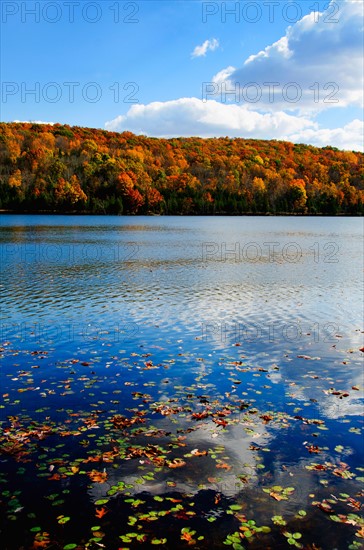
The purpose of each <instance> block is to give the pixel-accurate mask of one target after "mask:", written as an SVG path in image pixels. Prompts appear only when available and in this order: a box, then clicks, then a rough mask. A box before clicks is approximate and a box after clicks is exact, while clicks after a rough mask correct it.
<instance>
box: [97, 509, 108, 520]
mask: <svg viewBox="0 0 364 550" xmlns="http://www.w3.org/2000/svg"><path fill="white" fill-rule="evenodd" d="M107 513H108V510H107V509H106V508H105V507H104V506H103V507H102V508H96V512H95V516H96V517H97V518H98V519H101V518H103V517H104V516H105V515H106V514H107Z"/></svg>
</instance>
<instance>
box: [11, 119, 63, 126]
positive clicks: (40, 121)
mask: <svg viewBox="0 0 364 550" xmlns="http://www.w3.org/2000/svg"><path fill="white" fill-rule="evenodd" d="M13 122H20V123H21V124H49V126H54V125H55V124H56V123H55V122H45V121H43V120H13Z"/></svg>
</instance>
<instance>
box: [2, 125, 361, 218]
mask: <svg viewBox="0 0 364 550" xmlns="http://www.w3.org/2000/svg"><path fill="white" fill-rule="evenodd" d="M0 208H1V209H3V210H12V211H33V212H41V211H54V212H89V213H110V214H152V213H156V214H252V213H261V214H264V213H271V214H279V213H297V214H346V215H357V214H363V213H364V155H363V154H362V153H358V152H350V151H340V150H337V149H335V148H332V147H325V148H322V149H319V148H316V147H313V146H309V145H294V144H293V143H289V142H283V141H263V140H252V139H240V138H234V139H230V138H227V137H226V138H212V139H202V138H178V139H157V138H148V137H145V136H135V135H133V134H131V133H130V132H124V133H121V134H120V133H115V132H107V131H105V130H96V129H89V128H79V127H70V126H65V125H60V124H56V125H54V126H52V125H45V124H33V123H1V124H0Z"/></svg>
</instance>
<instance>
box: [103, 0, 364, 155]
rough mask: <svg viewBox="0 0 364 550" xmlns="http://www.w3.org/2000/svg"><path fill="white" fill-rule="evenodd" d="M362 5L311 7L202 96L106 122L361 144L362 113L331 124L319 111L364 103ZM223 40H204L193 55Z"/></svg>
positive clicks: (150, 130)
mask: <svg viewBox="0 0 364 550" xmlns="http://www.w3.org/2000/svg"><path fill="white" fill-rule="evenodd" d="M337 6H338V7H339V9H338V10H337ZM333 8H334V9H333ZM363 10H364V2H362V1H359V2H356V1H351V0H336V1H335V2H334V0H331V2H330V6H329V9H328V10H326V11H325V12H323V13H321V14H318V13H317V12H316V13H314V12H312V13H310V14H309V15H306V16H305V17H303V18H302V19H300V20H299V21H298V22H297V23H295V24H294V25H292V26H290V27H288V29H287V31H286V34H285V36H282V37H281V38H279V39H278V40H277V41H276V42H274V43H273V44H271V45H269V46H267V47H266V48H264V50H262V51H260V52H258V53H256V54H254V55H251V56H250V57H248V58H247V59H246V60H245V62H244V63H243V65H242V67H240V68H235V67H233V66H231V65H230V66H227V67H226V68H223V69H222V70H220V71H219V72H218V73H217V74H216V75H215V76H214V77H213V78H212V79H211V82H209V83H206V82H205V83H204V95H203V96H202V98H201V99H198V98H196V97H187V98H180V99H175V100H171V101H165V102H153V103H149V104H146V105H143V104H138V105H133V106H132V107H131V108H130V109H129V110H128V112H127V113H126V114H125V115H120V116H118V117H116V118H115V119H114V120H111V121H109V122H106V125H105V126H106V128H107V129H109V130H121V131H123V130H129V131H131V132H134V133H136V134H145V135H149V136H156V137H175V136H187V137H188V136H201V137H218V136H230V137H245V138H256V139H280V140H289V141H292V142H295V143H308V144H313V145H317V146H326V145H332V146H335V147H338V148H340V149H349V150H359V151H361V150H363V143H364V141H363V122H362V121H360V120H357V119H355V120H352V121H351V122H347V123H346V125H344V126H343V127H341V128H340V127H338V128H332V126H334V124H332V123H331V124H330V126H331V128H325V127H322V126H321V125H320V124H319V123H318V122H317V121H316V116H317V115H318V114H319V113H320V112H321V111H323V110H325V109H329V108H330V107H335V108H338V107H342V108H343V109H344V108H345V107H349V106H350V107H355V106H361V105H362V104H363V86H364V78H363V55H362V39H363V17H362V15H363ZM335 18H336V22H335ZM218 46H219V43H218V41H217V40H216V39H215V38H214V39H212V40H206V41H205V42H204V43H203V44H202V45H201V46H197V47H196V48H195V49H194V51H193V53H192V57H199V56H203V55H206V52H207V51H209V50H214V49H216V48H217V47H218ZM273 83H278V84H273ZM206 85H207V86H206ZM248 85H249V86H248ZM296 96H297V101H295V97H296ZM332 113H333V111H332ZM333 116H334V115H333ZM347 120H348V121H349V120H350V118H349V117H348V118H347Z"/></svg>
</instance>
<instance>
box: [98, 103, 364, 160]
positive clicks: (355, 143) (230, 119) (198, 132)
mask: <svg viewBox="0 0 364 550" xmlns="http://www.w3.org/2000/svg"><path fill="white" fill-rule="evenodd" d="M105 127H106V129H107V130H110V131H125V130H128V131H131V132H134V133H135V134H144V135H148V136H155V137H178V136H185V137H188V136H201V137H219V136H230V137H245V138H256V139H280V140H281V139H284V140H289V141H293V142H301V143H312V144H316V145H318V146H325V145H332V146H335V147H339V148H344V149H355V150H361V149H362V148H363V137H362V132H363V124H362V123H361V122H360V121H359V120H354V121H352V122H351V123H350V124H347V125H346V126H344V128H337V129H325V128H320V127H319V125H318V123H317V122H315V121H314V120H312V119H310V118H308V117H305V116H296V115H292V114H289V113H285V112H283V111H277V112H272V113H260V112H258V111H254V110H252V109H250V108H249V107H248V106H246V105H236V104H226V103H219V102H218V101H215V100H208V101H203V100H201V99H198V98H195V97H190V98H181V99H176V100H172V101H166V102H153V103H149V104H147V105H143V104H138V105H133V106H132V107H131V108H130V109H129V111H128V112H127V113H126V115H121V116H118V117H116V118H115V119H114V120H111V121H109V122H106V124H105Z"/></svg>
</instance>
